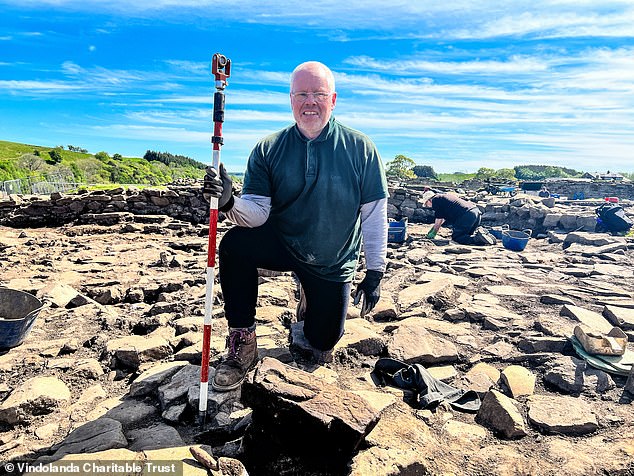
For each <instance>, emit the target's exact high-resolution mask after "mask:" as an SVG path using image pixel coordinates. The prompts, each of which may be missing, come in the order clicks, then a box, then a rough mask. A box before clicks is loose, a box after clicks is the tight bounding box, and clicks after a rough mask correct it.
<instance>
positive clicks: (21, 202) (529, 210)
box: [0, 184, 634, 233]
mask: <svg viewBox="0 0 634 476" xmlns="http://www.w3.org/2000/svg"><path fill="white" fill-rule="evenodd" d="M422 193H423V192H422V191H419V190H413V189H408V188H406V187H390V197H389V200H388V217H389V218H390V219H396V220H400V219H403V218H407V219H408V221H409V222H410V223H431V222H433V219H434V215H433V211H432V210H431V209H429V208H425V207H424V206H423V203H422V202H421V196H422ZM469 199H470V200H472V201H473V202H475V203H476V204H477V205H478V206H479V207H480V209H481V210H482V212H483V217H482V222H483V224H484V225H486V226H499V225H509V227H510V228H511V229H518V230H524V229H531V230H532V231H533V232H534V233H541V232H545V231H548V230H555V229H559V230H561V231H566V232H568V231H572V230H584V231H594V229H595V225H596V214H595V211H594V210H595V208H596V207H597V206H598V205H599V204H601V203H602V201H601V200H559V199H554V198H546V199H543V198H539V197H536V196H533V195H523V194H520V195H516V196H514V197H502V196H497V195H487V194H477V195H474V196H470V197H469ZM621 204H622V205H623V207H624V208H625V209H626V212H627V213H630V214H632V213H634V210H632V211H630V208H631V207H630V205H631V202H630V201H629V200H625V201H621ZM131 215H134V216H138V215H166V216H169V217H171V218H173V219H175V220H180V221H183V222H186V223H193V224H201V223H203V224H204V223H206V222H208V219H209V211H208V205H207V202H205V200H204V199H203V197H202V194H201V190H200V185H199V184H185V185H183V184H173V185H169V186H167V187H166V188H164V189H157V188H148V189H143V190H140V189H137V188H129V189H127V190H126V189H124V188H121V187H120V188H115V189H112V190H105V191H92V192H83V193H77V194H68V195H67V194H61V193H57V192H56V193H53V194H51V195H50V196H28V197H27V196H21V195H10V196H9V198H8V199H6V200H2V201H0V225H4V226H11V227H28V228H35V227H41V226H59V225H64V224H69V223H99V224H114V223H120V222H126V221H130V220H129V218H130V217H131Z"/></svg>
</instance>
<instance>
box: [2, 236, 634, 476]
mask: <svg viewBox="0 0 634 476" xmlns="http://www.w3.org/2000/svg"><path fill="white" fill-rule="evenodd" d="M220 228H221V229H220V232H221V233H222V231H223V230H224V228H223V227H220ZM425 231H426V230H424V229H423V226H417V225H411V226H410V237H411V238H413V241H412V242H410V243H409V244H404V245H401V246H398V245H391V246H390V251H389V255H390V262H391V266H390V269H389V271H388V273H387V275H386V280H387V279H389V278H390V277H391V276H394V275H396V274H397V272H398V271H399V270H402V267H401V265H399V262H401V261H407V257H408V254H409V252H410V251H411V250H412V249H416V248H417V247H420V246H422V245H420V244H417V243H416V241H417V240H420V239H421V238H422V236H423V234H424V232H425ZM204 234H205V229H204V227H189V228H186V229H183V230H177V229H169V228H161V227H155V228H146V229H145V231H144V232H142V231H137V232H130V233H122V232H121V229H120V228H118V227H100V226H91V225H84V226H65V227H60V228H55V229H53V228H40V229H25V230H17V229H12V228H2V227H0V285H4V286H8V287H13V288H16V289H21V290H25V291H29V292H32V293H36V292H38V290H39V289H41V288H42V287H45V286H50V285H52V284H56V283H64V284H67V285H69V286H72V287H73V288H74V289H76V290H78V291H79V292H81V293H82V294H84V295H86V296H89V297H93V298H96V299H101V300H104V299H105V298H104V297H103V296H104V292H105V291H108V292H109V293H110V295H111V298H112V296H115V297H114V298H112V299H113V300H114V301H121V302H118V303H116V304H108V305H107V306H105V307H107V308H112V309H113V310H115V311H116V314H117V315H118V317H117V318H115V319H112V318H111V317H109V316H108V315H107V314H102V313H101V312H100V311H98V310H96V309H97V308H96V307H94V306H81V307H77V308H74V309H62V308H56V307H47V308H45V309H43V310H42V311H41V313H40V315H39V318H38V320H37V321H36V325H35V327H34V329H33V331H32V332H31V334H30V336H29V337H28V338H27V340H26V341H25V342H24V344H22V345H21V346H19V347H16V348H14V349H11V350H8V351H7V350H4V351H2V352H0V400H2V399H3V398H4V397H6V396H7V395H8V394H9V393H10V392H11V390H12V389H14V388H16V387H18V386H19V385H20V384H21V383H22V382H24V381H26V380H27V379H29V378H31V377H34V376H42V375H55V376H57V377H59V378H61V379H62V380H63V381H64V382H65V383H66V384H67V385H68V386H69V387H70V389H71V393H72V400H71V405H72V403H73V402H75V401H76V400H77V399H78V397H79V395H80V394H81V393H82V391H84V390H85V389H87V388H88V387H90V386H93V385H95V383H98V384H100V385H101V387H102V388H103V390H104V391H105V395H103V398H107V397H111V396H117V395H122V394H124V393H125V392H126V389H127V388H128V387H129V385H130V382H131V381H132V380H133V379H134V378H135V377H136V374H135V373H127V372H125V371H123V370H121V369H111V368H109V367H108V362H107V361H104V360H100V359H101V358H102V351H103V349H104V346H105V343H106V342H107V341H108V340H110V339H113V338H115V337H121V336H126V335H130V334H133V333H136V334H144V333H147V332H149V331H151V330H153V329H155V328H156V327H158V326H160V325H169V323H168V322H162V321H160V319H153V318H148V317H147V313H148V310H149V309H150V308H151V307H152V306H153V305H155V304H156V303H167V304H170V305H171V307H170V308H169V309H171V311H170V312H171V313H172V314H174V316H175V317H186V316H199V317H200V319H201V321H202V314H203V309H204V290H205V274H204V270H205V262H206V253H207V252H206V244H207V240H206V237H205V236H204ZM421 241H422V240H421ZM541 241H542V243H541V244H539V243H536V244H534V245H531V246H534V248H529V249H528V250H527V251H525V252H524V254H525V255H526V256H529V257H530V256H534V255H536V256H542V258H544V260H542V264H543V265H544V266H551V267H552V270H551V274H546V275H545V276H550V277H549V278H548V279H553V283H552V284H553V285H554V286H555V287H556V286H558V285H559V284H561V285H562V286H563V285H565V286H571V287H575V286H577V287H578V288H577V291H576V303H577V305H579V306H588V307H591V308H593V309H599V307H597V299H596V295H593V294H592V293H591V292H590V293H589V292H588V291H587V288H588V285H587V284H584V283H582V282H581V281H580V278H578V277H573V276H564V277H563V278H561V276H560V275H561V273H559V274H556V268H557V267H558V266H561V264H562V263H563V262H564V261H566V260H569V259H570V258H567V257H565V256H564V253H563V251H562V250H561V245H560V244H548V243H547V242H546V240H541ZM424 246H425V247H428V248H429V249H428V254H429V255H430V256H434V255H437V254H438V252H437V251H436V248H434V246H436V245H432V244H428V243H425V244H424ZM486 253H488V254H486ZM486 253H485V254H484V255H482V256H483V257H482V263H481V265H480V267H481V268H486V266H487V265H488V266H491V265H496V263H498V265H499V269H504V266H505V265H504V261H503V260H500V258H499V253H500V252H499V251H494V250H488V251H487V252H486ZM631 253H632V251H631V250H630V251H628V254H626V255H624V258H623V259H627V260H629V261H628V262H629V263H630V265H631V258H632V254H631ZM450 258H451V259H450V261H446V262H439V260H435V261H434V259H433V258H432V259H431V260H429V259H428V260H423V261H422V262H421V263H419V264H416V265H414V269H415V270H416V271H418V272H424V271H426V270H433V271H447V269H448V267H450V266H454V268H453V270H454V272H456V270H458V272H460V270H462V269H463V268H465V266H466V265H464V261H465V258H464V257H463V255H462V254H454V255H451V256H450ZM545 258H548V259H545ZM533 260H534V261H536V262H537V261H538V258H535V257H533V258H530V259H528V262H531V261H533ZM412 261H415V260H410V262H412ZM440 261H442V260H440ZM516 261H517V262H519V263H521V261H520V260H516ZM582 261H583V259H581V258H578V259H577V262H576V263H573V262H571V264H573V265H581V264H584V263H582ZM500 263H501V264H500ZM585 264H587V262H585ZM461 266H462V267H461ZM470 266H471V267H472V268H473V267H474V266H475V265H474V264H473V263H471V265H470ZM496 266H497V265H496ZM467 267H469V266H467ZM465 269H466V268H465ZM521 269H522V268H521V266H520V268H518V269H517V271H518V272H517V273H515V274H513V275H514V276H518V275H521V274H522V272H521ZM553 273H555V274H553ZM463 274H464V275H465V276H468V277H469V279H470V283H469V287H468V290H469V293H470V294H471V295H476V294H478V293H482V294H488V291H487V286H488V285H491V284H495V285H501V284H509V283H511V284H513V285H515V286H516V287H518V288H519V289H522V290H524V291H525V292H527V293H530V292H531V291H534V288H535V284H534V283H533V282H532V281H531V280H530V279H527V280H525V281H526V282H521V278H520V281H518V280H517V279H512V278H510V279H509V278H508V275H504V273H502V278H500V277H499V276H497V277H495V278H494V277H493V274H491V275H490V276H488V277H487V274H486V272H484V273H481V274H482V276H479V277H477V278H474V277H473V276H472V275H469V274H468V273H466V272H465V273H463ZM557 279H558V280H559V281H557ZM601 279H603V280H604V281H605V284H606V285H613V284H614V283H615V282H616V283H618V282H619V281H620V278H619V277H618V276H608V275H606V276H603V277H602V278H601ZM268 281H269V282H270V283H273V284H275V283H276V282H279V283H282V285H283V286H284V287H286V288H287V289H288V288H289V286H291V284H292V280H290V278H289V277H288V276H282V277H277V278H269V279H268ZM216 288H217V289H216V291H217V292H218V293H219V292H220V291H219V289H220V287H219V286H216ZM138 289H141V290H143V296H144V298H143V302H129V301H130V300H132V301H134V299H130V296H131V295H134V291H135V290H138ZM583 289H586V291H585V292H584V291H583ZM623 289H625V292H626V293H629V295H630V297H631V296H632V292H633V291H634V287H633V281H632V279H631V278H629V279H628V280H627V285H626V286H625V287H624V288H623ZM553 292H555V291H553ZM574 294H575V291H574V289H573V290H572V291H571V295H574ZM498 298H499V299H500V301H501V303H502V304H503V305H504V307H506V308H507V309H508V310H509V311H512V312H515V313H517V314H519V315H522V316H525V317H526V318H527V319H528V321H527V322H530V325H531V326H532V325H533V321H535V320H536V319H537V317H538V316H542V317H544V316H545V317H549V316H550V317H552V318H553V319H557V318H558V317H557V316H558V315H559V308H553V307H552V306H550V307H549V306H545V305H541V304H540V303H539V301H535V300H531V299H527V298H526V297H525V296H523V295H516V296H498ZM269 299H270V302H268V304H271V303H274V302H273V301H274V300H275V296H272V297H270V298H269ZM294 299H295V296H291V300H290V301H289V302H287V303H286V305H287V306H288V307H289V308H294V305H295V302H296V301H295V300H294ZM260 304H267V302H261V303H260ZM82 308H83V310H82ZM352 312H354V311H352ZM357 312H358V311H357ZM430 312H431V313H432V314H433V313H434V312H436V313H437V314H436V315H437V316H440V315H441V314H439V312H440V311H433V310H431V311H430ZM162 315H163V314H162ZM215 315H216V317H222V306H221V300H220V297H219V298H218V300H217V301H216V305H215ZM219 322H224V321H222V320H220V321H219ZM222 326H223V325H222ZM218 327H221V325H220V324H219V325H217V327H216V328H218ZM481 332H482V334H483V336H486V337H487V338H488V339H489V342H495V339H496V338H495V336H494V334H495V333H494V332H493V331H484V330H482V331H481ZM519 334H521V332H518V331H515V334H514V333H513V332H511V333H510V334H506V335H503V336H499V340H502V341H505V342H511V343H512V342H513V339H514V338H515V337H518V336H519ZM280 345H282V346H283V345H285V343H284V342H280ZM630 345H631V344H630ZM70 354H72V357H73V358H74V359H81V358H94V359H97V360H100V363H101V365H102V368H103V371H104V373H103V375H101V376H99V377H98V378H96V379H87V378H85V377H82V376H78V375H75V374H73V372H70V371H68V369H60V368H51V367H50V366H49V363H50V362H51V361H52V360H54V359H57V358H60V357H64V356H65V355H66V356H67V355H70ZM476 354H478V353H477V352H475V351H473V350H470V351H465V355H464V356H462V357H463V358H462V359H461V361H460V362H459V363H457V364H456V365H455V368H456V370H457V372H458V374H461V373H463V372H466V371H467V370H468V369H469V368H470V367H471V366H472V365H473V363H474V362H475V361H477V359H476ZM375 360H376V358H372V357H363V356H359V355H354V354H351V355H348V356H346V355H345V354H344V355H343V358H339V359H338V360H336V361H335V362H334V363H333V364H331V367H332V368H333V369H334V370H335V371H336V372H337V373H338V375H339V381H338V382H339V385H341V386H343V387H346V386H348V385H349V386H354V382H355V380H356V379H358V378H359V375H360V374H362V373H366V372H367V371H368V369H369V368H371V367H372V366H373V364H374V361H375ZM488 362H489V363H491V364H492V365H494V366H495V365H496V364H501V362H496V361H495V359H490V360H488ZM542 363H543V361H542V360H540V358H539V357H535V358H530V357H529V358H526V359H525V360H523V361H522V365H525V366H526V367H528V368H529V369H530V370H531V371H533V372H534V373H535V374H536V375H537V387H536V390H535V393H537V394H540V393H545V392H548V391H552V390H550V389H547V388H545V385H544V382H543V380H542V378H540V377H541V375H542V370H541V366H542ZM505 364H508V362H506V363H505ZM615 381H616V383H617V385H616V386H615V387H614V388H612V389H611V390H609V391H607V392H605V393H603V394H600V395H599V394H597V393H594V394H589V395H587V396H584V398H585V399H586V400H588V401H591V402H592V404H593V406H594V408H595V409H596V415H597V419H598V421H599V424H600V428H599V430H598V431H597V432H595V433H593V434H590V435H585V436H579V437H571V436H565V435H556V434H555V435H545V434H542V433H541V432H539V431H536V430H535V429H534V428H533V429H529V430H528V435H527V436H526V437H524V438H522V439H519V440H506V439H502V438H499V437H498V436H496V435H494V434H493V433H492V432H490V431H487V432H486V433H485V434H484V436H482V437H478V438H475V439H471V438H470V437H469V438H467V437H465V436H464V435H462V436H461V437H457V436H456V435H455V434H449V433H447V432H446V431H444V430H443V428H446V427H445V423H446V422H447V421H448V420H452V421H455V422H463V423H467V424H474V415H471V414H466V413H459V412H452V411H450V410H449V409H442V408H441V409H439V410H437V411H436V412H421V411H420V410H415V409H413V408H412V410H411V411H412V414H413V415H415V416H416V417H417V418H419V419H423V420H424V421H425V422H426V423H427V424H428V425H429V427H430V429H431V431H432V433H433V434H434V435H435V438H436V440H437V441H438V442H439V443H440V445H439V446H437V447H436V448H434V449H433V451H432V450H431V449H430V451H429V453H426V452H425V451H424V450H423V451H422V452H421V461H425V462H426V463H427V467H428V468H431V474H467V475H489V474H497V475H520V474H542V475H547V474H548V475H550V474H552V475H613V476H615V475H623V476H625V475H634V463H633V462H632V461H633V459H634V405H632V403H631V402H629V401H624V400H623V397H622V394H623V385H624V383H625V379H624V378H616V379H615ZM406 399H407V396H406ZM88 411H89V408H74V409H72V410H71V409H70V408H69V409H61V410H60V409H58V410H57V411H55V412H53V413H48V414H42V415H39V416H36V417H35V418H33V419H32V421H30V423H29V424H27V425H18V426H16V427H11V426H9V425H6V424H0V425H1V426H0V461H6V460H8V459H19V458H27V459H32V458H35V457H37V456H38V454H40V453H41V452H43V451H46V450H47V449H48V448H50V447H51V446H52V445H54V444H55V443H57V442H59V441H61V440H63V438H64V437H65V436H66V435H67V434H68V433H69V431H70V430H71V429H72V428H73V427H74V426H75V425H77V424H78V422H80V421H82V418H83V417H85V415H86V413H87V412H88ZM525 416H526V415H525ZM180 430H181V433H182V434H183V437H184V438H185V439H186V438H193V434H194V433H195V432H194V431H192V428H188V427H187V425H184V426H183V427H181V428H180ZM465 438H466V439H465ZM467 440H468V441H467ZM189 442H192V443H193V441H188V443H189ZM296 463H297V462H294V463H289V464H296ZM300 468H301V467H300ZM295 470H296V471H297V468H295ZM303 470H304V471H306V472H305V473H304V474H308V473H309V469H307V468H304V469H303ZM253 474H257V473H253ZM284 474H301V472H293V471H292V470H291V469H290V468H288V467H287V468H286V472H285V473H284ZM394 474H399V473H398V472H397V473H394ZM403 474H405V473H403ZM412 474H413V473H412Z"/></svg>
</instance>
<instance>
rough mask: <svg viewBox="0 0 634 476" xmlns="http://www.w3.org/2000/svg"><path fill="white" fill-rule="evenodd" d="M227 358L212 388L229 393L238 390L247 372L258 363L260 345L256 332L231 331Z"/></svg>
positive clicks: (228, 338)
mask: <svg viewBox="0 0 634 476" xmlns="http://www.w3.org/2000/svg"><path fill="white" fill-rule="evenodd" d="M227 348H228V349H229V351H228V353H227V356H226V357H225V359H224V360H223V361H222V363H221V364H220V365H218V367H217V368H216V374H215V375H214V379H213V380H212V382H211V388H213V389H214V390H216V391H218V392H227V391H229V390H233V389H234V388H238V387H239V386H240V384H241V383H242V381H243V380H244V377H245V376H246V374H247V372H248V371H249V370H250V369H251V368H252V367H254V366H255V363H256V362H257V361H258V344H257V340H256V337H255V331H249V330H248V329H230V330H229V337H227Z"/></svg>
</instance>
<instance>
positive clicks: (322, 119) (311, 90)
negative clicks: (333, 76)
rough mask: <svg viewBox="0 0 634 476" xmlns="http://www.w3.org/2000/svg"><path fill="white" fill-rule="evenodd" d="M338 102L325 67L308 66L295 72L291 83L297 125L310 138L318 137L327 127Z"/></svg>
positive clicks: (292, 104) (292, 102)
mask: <svg viewBox="0 0 634 476" xmlns="http://www.w3.org/2000/svg"><path fill="white" fill-rule="evenodd" d="M306 93H307V94H306ZM336 102H337V93H336V92H334V91H331V90H330V87H329V85H328V76H327V74H326V72H325V71H323V69H321V68H319V67H308V68H306V69H303V70H301V71H297V72H296V73H295V76H294V77H293V82H292V84H291V107H292V108H293V116H294V117H295V121H296V122H297V127H298V128H299V130H300V131H301V133H302V134H304V136H306V137H307V138H308V139H314V138H316V137H317V136H319V134H320V133H321V131H322V130H323V128H324V127H326V124H328V120H329V119H330V116H331V115H332V110H333V109H334V108H335V103H336Z"/></svg>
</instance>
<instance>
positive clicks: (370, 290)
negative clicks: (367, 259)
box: [353, 269, 383, 317]
mask: <svg viewBox="0 0 634 476" xmlns="http://www.w3.org/2000/svg"><path fill="white" fill-rule="evenodd" d="M381 279H383V273H382V272H381V271H373V270H371V269H369V270H367V271H366V272H365V277H364V278H363V281H361V282H360V283H359V285H358V286H357V290H356V291H355V293H354V301H353V304H354V305H355V306H356V305H357V304H359V301H361V298H363V301H362V303H361V317H365V315H366V314H367V313H368V312H370V311H371V310H372V309H374V306H376V303H377V302H379V299H380V297H381Z"/></svg>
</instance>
